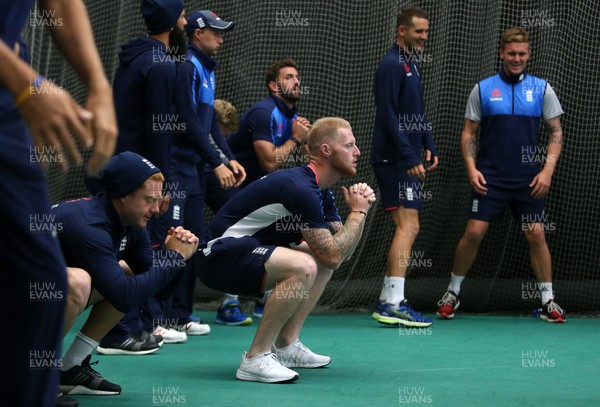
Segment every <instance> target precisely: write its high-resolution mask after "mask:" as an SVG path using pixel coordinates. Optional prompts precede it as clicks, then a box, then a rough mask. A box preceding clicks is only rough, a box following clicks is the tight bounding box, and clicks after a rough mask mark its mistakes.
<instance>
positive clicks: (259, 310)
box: [253, 301, 265, 318]
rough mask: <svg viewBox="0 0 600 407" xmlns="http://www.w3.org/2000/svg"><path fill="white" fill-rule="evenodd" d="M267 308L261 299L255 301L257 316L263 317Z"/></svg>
mask: <svg viewBox="0 0 600 407" xmlns="http://www.w3.org/2000/svg"><path fill="white" fill-rule="evenodd" d="M264 310H265V304H263V303H262V302H260V301H256V302H255V303H254V314H253V315H254V316H255V317H256V318H262V315H263V311H264Z"/></svg>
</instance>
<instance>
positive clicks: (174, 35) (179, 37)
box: [169, 26, 187, 58]
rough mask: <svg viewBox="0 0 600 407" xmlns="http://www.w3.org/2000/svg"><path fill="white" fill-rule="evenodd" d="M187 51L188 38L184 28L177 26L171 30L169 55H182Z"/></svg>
mask: <svg viewBox="0 0 600 407" xmlns="http://www.w3.org/2000/svg"><path fill="white" fill-rule="evenodd" d="M186 53H187V39H186V37H185V33H184V32H183V30H182V29H181V28H179V27H177V26H175V27H173V29H172V30H171V32H169V56H170V57H175V58H176V57H181V56H183V55H185V54H186Z"/></svg>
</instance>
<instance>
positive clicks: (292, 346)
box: [190, 118, 375, 383]
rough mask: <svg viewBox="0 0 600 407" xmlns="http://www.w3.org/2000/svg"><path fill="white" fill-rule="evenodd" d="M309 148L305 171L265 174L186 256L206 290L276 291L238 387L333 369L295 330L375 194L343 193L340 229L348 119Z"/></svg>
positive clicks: (355, 189)
mask: <svg viewBox="0 0 600 407" xmlns="http://www.w3.org/2000/svg"><path fill="white" fill-rule="evenodd" d="M308 148H309V150H310V160H309V163H308V164H307V165H303V166H301V167H296V168H292V169H288V170H281V171H277V172H274V173H271V174H268V175H266V176H265V177H263V178H261V179H259V180H257V181H256V182H253V183H252V184H251V185H249V186H248V187H246V188H244V189H243V190H242V191H240V192H239V193H238V194H237V195H236V197H235V198H234V199H232V200H229V201H228V202H227V203H226V204H225V206H223V207H222V208H221V210H219V212H217V214H216V215H215V217H214V219H213V221H212V222H211V224H210V226H209V228H208V230H207V233H206V241H207V243H206V244H204V247H203V249H201V250H199V251H198V252H197V253H196V254H195V255H194V256H193V257H192V261H191V264H190V267H191V268H193V269H194V270H195V271H196V272H197V273H198V276H199V278H200V280H202V282H203V283H204V284H206V285H207V286H208V287H211V288H214V289H217V290H220V291H224V292H229V293H233V294H252V295H260V294H262V293H263V292H264V291H265V290H269V289H273V292H272V294H271V295H270V297H269V300H268V301H267V304H266V306H265V309H264V314H263V318H262V319H261V322H260V325H259V326H258V330H257V332H256V335H255V337H254V341H253V342H252V345H251V346H250V349H249V351H248V352H244V354H243V356H242V363H241V365H240V367H239V369H238V371H237V373H236V377H237V378H238V379H239V380H248V381H257V382H266V383H276V382H292V381H294V380H296V379H298V377H299V375H298V373H296V372H295V371H293V370H291V369H290V368H294V367H297V368H318V367H323V366H326V365H328V364H329V363H330V362H331V358H330V357H329V356H324V355H318V354H315V353H313V352H312V351H311V350H310V349H308V348H307V347H306V346H305V345H303V344H302V342H300V340H299V335H300V330H301V329H302V326H303V324H304V321H305V320H306V317H307V316H308V314H309V313H310V311H311V310H312V308H313V307H314V305H315V304H316V303H317V301H318V300H319V298H320V297H321V294H322V293H323V290H324V289H325V285H326V284H327V282H328V281H329V279H330V278H331V276H332V274H333V270H336V269H338V268H339V267H340V265H341V264H342V263H343V262H344V261H345V260H347V259H348V258H350V256H351V255H352V253H353V252H354V249H355V248H356V246H357V244H358V242H359V241H360V238H361V236H362V232H363V228H364V225H365V218H366V217H367V213H368V211H369V208H370V207H371V204H372V203H373V202H374V201H375V194H374V193H373V190H372V189H371V188H370V187H369V186H368V185H367V184H363V183H361V184H355V185H353V186H351V187H350V188H349V189H346V188H344V187H342V192H343V194H344V200H345V201H346V204H347V205H348V207H349V209H350V211H349V215H348V218H347V219H346V222H345V223H344V224H342V222H341V218H340V217H339V215H338V213H337V208H336V207H335V205H334V198H333V194H332V192H331V191H330V190H329V188H330V187H331V186H333V185H334V184H335V183H336V182H337V181H339V180H340V179H341V178H342V177H344V176H353V175H355V174H356V163H357V160H358V157H359V155H360V151H359V149H358V147H357V146H356V140H355V138H354V135H353V134H352V129H351V128H350V124H349V123H348V122H347V121H346V120H344V119H340V118H324V119H321V120H318V121H317V122H315V124H314V126H313V127H312V129H311V131H310V132H309V135H308Z"/></svg>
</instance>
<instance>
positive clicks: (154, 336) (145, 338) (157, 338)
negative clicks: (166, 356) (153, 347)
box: [137, 330, 165, 346]
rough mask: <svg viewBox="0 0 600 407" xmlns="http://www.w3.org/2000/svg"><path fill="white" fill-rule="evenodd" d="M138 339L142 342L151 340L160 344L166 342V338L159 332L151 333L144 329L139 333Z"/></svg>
mask: <svg viewBox="0 0 600 407" xmlns="http://www.w3.org/2000/svg"><path fill="white" fill-rule="evenodd" d="M137 337H138V339H139V340H140V341H142V342H146V341H148V342H151V343H156V344H157V345H158V346H163V343H165V341H164V338H163V337H162V336H160V335H157V334H151V333H148V332H146V331H144V330H142V332H140V333H139V334H138V335H137Z"/></svg>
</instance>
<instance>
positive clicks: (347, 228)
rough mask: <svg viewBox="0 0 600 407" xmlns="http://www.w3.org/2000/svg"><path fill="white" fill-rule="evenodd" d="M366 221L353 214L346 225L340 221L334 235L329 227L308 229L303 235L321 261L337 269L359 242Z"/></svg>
mask: <svg viewBox="0 0 600 407" xmlns="http://www.w3.org/2000/svg"><path fill="white" fill-rule="evenodd" d="M360 217H363V215H360ZM364 223H365V222H364V219H359V217H358V216H353V217H349V218H348V220H346V223H345V224H344V225H341V223H340V225H341V228H340V230H339V231H338V232H337V233H336V234H335V235H333V236H332V235H331V232H329V230H327V229H306V230H304V231H303V232H302V235H303V237H304V240H306V243H307V244H308V246H309V247H310V248H311V250H312V251H313V253H314V254H315V255H316V256H317V258H318V259H319V261H320V262H321V263H323V264H325V265H327V267H330V268H332V269H337V268H338V267H339V266H340V264H342V262H343V261H344V260H346V259H347V258H348V257H349V256H350V254H351V253H352V251H353V250H354V248H355V247H356V245H357V244H358V241H359V240H360V238H361V236H362V230H363V227H364Z"/></svg>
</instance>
